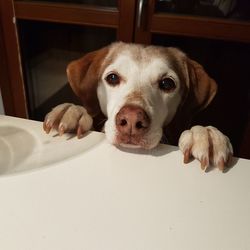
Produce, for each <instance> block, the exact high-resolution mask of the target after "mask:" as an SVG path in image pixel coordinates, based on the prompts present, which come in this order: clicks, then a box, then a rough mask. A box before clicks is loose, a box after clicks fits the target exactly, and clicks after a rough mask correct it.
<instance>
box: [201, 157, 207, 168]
mask: <svg viewBox="0 0 250 250" xmlns="http://www.w3.org/2000/svg"><path fill="white" fill-rule="evenodd" d="M207 166H208V158H207V157H202V159H201V169H202V170H205V169H206V168H207Z"/></svg>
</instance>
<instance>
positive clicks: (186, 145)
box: [179, 126, 233, 171]
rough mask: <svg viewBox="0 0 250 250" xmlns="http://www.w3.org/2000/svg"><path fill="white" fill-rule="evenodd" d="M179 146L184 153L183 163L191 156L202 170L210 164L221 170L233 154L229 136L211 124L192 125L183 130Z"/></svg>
mask: <svg viewBox="0 0 250 250" xmlns="http://www.w3.org/2000/svg"><path fill="white" fill-rule="evenodd" d="M179 147H180V150H181V151H182V152H183V154H184V163H188V162H189V159H190V156H193V157H194V158H196V159H198V160H199V161H200V162H201V168H202V169H203V170H206V169H207V167H208V166H209V165H210V164H211V165H214V166H216V167H218V168H219V169H220V170H221V171H223V170H224V169H225V166H226V165H227V164H228V162H229V160H230V158H231V156H232V155H233V148H232V145H231V143H230V140H229V138H228V137H227V136H226V135H224V134H222V133H221V132H220V131H219V130H218V129H216V128H215V127H212V126H208V127H202V126H194V127H192V128H191V129H190V130H185V131H184V132H183V133H182V134H181V136H180V139H179Z"/></svg>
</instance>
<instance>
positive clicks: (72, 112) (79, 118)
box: [43, 103, 93, 138]
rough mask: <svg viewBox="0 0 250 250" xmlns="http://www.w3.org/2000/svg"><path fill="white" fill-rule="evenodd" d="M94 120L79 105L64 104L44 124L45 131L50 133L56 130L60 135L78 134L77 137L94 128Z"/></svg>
mask: <svg viewBox="0 0 250 250" xmlns="http://www.w3.org/2000/svg"><path fill="white" fill-rule="evenodd" d="M92 124H93V119H92V117H91V116H90V115H89V114H88V113H87V110H86V109H85V108H84V107H82V106H78V105H74V104H71V103H63V104H60V105H58V106H56V107H55V108H53V109H52V110H51V112H49V113H48V114H47V115H46V117H45V120H44V122H43V129H44V131H45V132H46V133H49V132H50V131H51V129H56V130H57V131H58V133H59V135H62V134H64V133H65V132H76V133H77V137H78V138H81V137H82V135H83V134H84V133H85V132H86V131H89V130H90V129H91V127H92Z"/></svg>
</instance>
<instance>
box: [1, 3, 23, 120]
mask: <svg viewBox="0 0 250 250" xmlns="http://www.w3.org/2000/svg"><path fill="white" fill-rule="evenodd" d="M15 20H16V19H15V16H14V9H13V2H12V0H0V21H1V28H0V47H1V51H2V55H1V58H0V65H1V74H0V87H1V92H2V97H3V103H4V109H5V114H6V115H12V116H18V117H23V118H27V117H28V110H27V106H26V95H25V90H24V83H23V77H22V69H21V61H20V60H21V59H20V51H19V45H18V39H17V29H16V22H15Z"/></svg>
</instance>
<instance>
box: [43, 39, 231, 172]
mask: <svg viewBox="0 0 250 250" xmlns="http://www.w3.org/2000/svg"><path fill="white" fill-rule="evenodd" d="M67 76H68V80H69V83H70V85H71V87H72V89H73V91H74V93H75V94H76V95H77V96H78V97H79V98H80V99H81V101H82V104H83V106H76V105H74V104H69V103H64V104H61V105H58V106H56V107H55V108H54V109H53V110H52V111H51V112H50V113H48V114H47V116H46V118H45V121H44V130H45V131H46V132H47V133H49V131H50V130H51V129H52V128H55V129H57V130H58V131H59V134H63V133H64V132H71V131H76V132H77V135H78V137H81V136H82V135H83V133H84V132H86V131H88V130H90V129H92V128H93V127H98V124H99V123H100V121H102V120H103V119H104V117H105V121H106V122H105V124H104V132H105V133H106V137H107V140H108V141H109V142H110V143H111V144H114V145H121V146H124V147H142V148H145V149H151V148H154V147H156V146H157V145H158V144H159V142H160V141H161V138H162V137H163V135H164V136H165V137H167V138H168V141H169V142H170V143H175V142H177V141H178V138H179V136H180V138H179V147H180V149H181V151H182V152H183V153H184V162H185V163H186V162H188V160H189V158H190V156H191V155H192V156H193V157H195V158H197V159H198V160H199V161H200V162H201V167H202V169H206V168H207V167H208V166H209V164H212V165H215V166H217V167H219V169H220V170H224V168H225V166H226V164H227V162H228V160H229V158H230V156H231V155H232V154H233V150H232V146H231V144H230V141H229V139H228V138H227V137H226V136H225V135H224V134H222V133H221V132H220V131H219V130H217V129H216V128H214V127H212V126H209V127H202V126H194V127H192V128H191V129H190V130H185V129H187V127H188V125H189V122H190V121H191V119H192V117H193V115H195V114H196V113H197V112H199V111H200V110H202V109H204V108H205V107H206V106H207V105H208V104H209V103H210V102H211V100H212V99H213V97H214V96H215V94H216V91H217V85H216V83H215V81H214V80H213V79H212V78H210V77H209V76H208V75H207V73H206V72H205V71H204V69H203V67H202V66H201V65H200V64H198V63H197V62H195V61H193V60H191V59H190V58H188V57H187V56H186V55H185V54H184V53H183V52H182V51H180V50H178V49H176V48H165V47H157V46H143V45H137V44H126V43H122V42H117V43H113V44H111V45H110V46H107V47H105V48H103V49H100V50H98V51H94V52H91V53H88V54H86V55H85V56H83V57H82V58H80V59H79V60H76V61H73V62H71V63H70V64H69V66H68V67H67ZM184 130H185V131H184ZM183 131H184V132H183ZM181 132H183V133H182V134H181ZM180 134H181V135H180Z"/></svg>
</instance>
